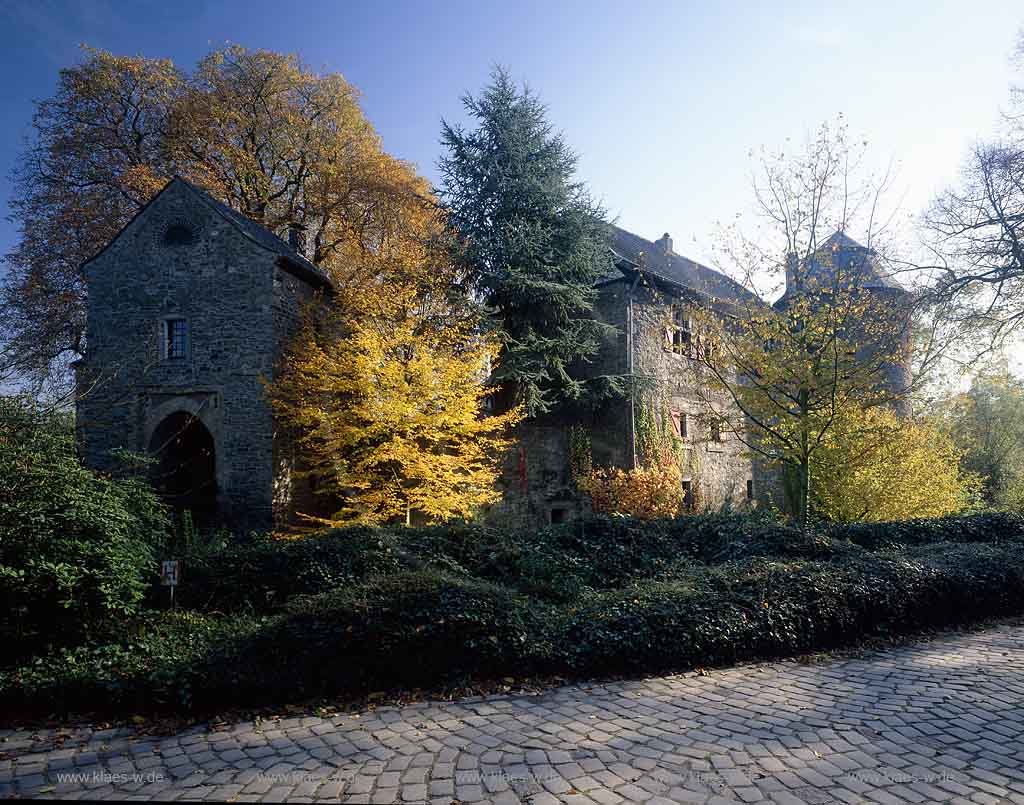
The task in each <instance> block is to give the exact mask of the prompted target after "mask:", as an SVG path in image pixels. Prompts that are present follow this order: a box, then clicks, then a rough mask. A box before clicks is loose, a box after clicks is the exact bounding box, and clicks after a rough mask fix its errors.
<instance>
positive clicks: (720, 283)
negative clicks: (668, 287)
mask: <svg viewBox="0 0 1024 805" xmlns="http://www.w3.org/2000/svg"><path fill="white" fill-rule="evenodd" d="M611 229H612V238H611V248H612V255H613V258H614V259H615V262H616V264H617V265H618V267H619V273H618V274H617V275H610V276H609V277H607V278H606V279H605V280H603V281H602V282H610V281H613V280H615V279H621V278H622V276H623V274H625V273H628V272H630V271H632V270H635V268H636V267H637V266H639V265H640V264H641V262H642V265H643V269H644V271H645V272H647V273H648V274H652V275H654V276H655V277H658V278H661V279H663V280H666V281H668V282H669V283H671V284H673V285H678V286H683V287H685V288H689V289H691V290H694V291H697V292H698V293H701V294H704V295H706V296H710V297H714V298H716V299H722V300H728V301H734V302H754V301H759V300H758V297H757V296H756V295H755V294H753V293H751V292H750V291H748V290H747V289H746V288H744V287H743V286H742V285H740V283H738V282H736V281H735V280H733V279H730V278H729V277H727V276H725V274H722V273H721V272H720V271H715V269H713V268H708V267H707V266H705V265H701V264H700V263H698V262H697V261H695V260H691V259H690V258H689V257H683V256H682V255H681V254H676V253H675V252H671V253H669V254H666V253H665V252H664V250H663V249H662V248H660V247H659V246H658V245H657V244H655V243H654V242H652V241H649V240H646V239H644V238H642V237H640V236H639V235H634V234H633V233H632V232H627V231H626V230H625V229H621V228H620V227H617V226H613V227H612V228H611ZM641 252H642V253H643V257H642V258H641ZM623 259H624V260H625V264H623Z"/></svg>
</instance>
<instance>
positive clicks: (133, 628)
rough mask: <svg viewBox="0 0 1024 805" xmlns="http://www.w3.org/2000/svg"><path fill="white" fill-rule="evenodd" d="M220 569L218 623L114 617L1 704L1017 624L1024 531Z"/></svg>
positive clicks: (730, 522)
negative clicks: (1005, 620)
mask: <svg viewBox="0 0 1024 805" xmlns="http://www.w3.org/2000/svg"><path fill="white" fill-rule="evenodd" d="M207 561H208V564H207V565H201V566H196V567H194V568H193V572H192V573H191V574H190V573H189V572H188V566H186V572H185V574H184V576H183V587H182V590H181V593H182V597H183V599H185V603H186V604H188V605H191V606H195V605H199V606H204V607H207V608H209V609H210V610H211V611H210V612H208V613H205V614H200V613H195V612H187V611H184V612H183V611H177V612H168V613H162V614H156V613H148V614H145V615H143V616H136V617H134V618H127V619H123V620H121V621H117V622H111V623H109V624H108V625H107V626H106V627H105V628H104V629H100V630H98V631H93V632H92V633H91V638H90V641H89V642H88V643H86V644H85V645H80V646H77V647H64V648H60V649H55V650H52V651H49V652H47V653H43V654H41V655H40V656H37V657H36V658H34V659H33V660H31V661H28V662H23V663H21V664H20V665H18V666H17V667H13V668H8V669H6V670H4V671H2V672H0V707H3V708H5V712H8V711H9V712H17V711H30V712H38V711H39V710H41V709H42V710H45V711H46V712H52V710H53V709H54V708H58V709H70V710H77V711H80V710H83V709H85V710H90V709H93V708H95V707H97V706H102V707H104V708H105V709H109V710H117V711H121V712H144V711H151V710H153V709H173V710H178V711H181V710H183V709H184V710H193V711H198V712H209V711H212V710H217V709H222V708H224V707H226V706H230V705H259V704H268V703H272V702H286V701H296V700H300V699H304V698H308V697H314V696H319V695H335V694H339V693H340V694H347V693H353V692H367V691H378V690H384V689H388V688H396V687H400V688H410V687H424V686H432V685H444V684H462V683H464V682H466V681H467V680H469V679H471V678H477V679H479V678H486V677H489V678H497V677H502V676H508V675H514V676H516V677H517V678H521V677H523V676H526V675H530V674H551V673H554V674H570V673H571V674H585V675H588V676H595V675H601V674H605V673H609V672H618V671H628V672H638V673H654V672H657V671H661V670H668V669H673V668H682V667H691V666H694V665H696V666H705V665H710V664H715V663H728V662H734V661H736V660H740V659H755V658H770V657H777V656H786V655H792V654H793V653H798V652H804V651H811V650H817V649H822V648H828V647H831V646H837V645H842V644H845V643H849V642H851V641H856V640H858V639H861V638H863V637H865V636H871V635H891V634H897V633H905V632H907V631H910V630H914V629H919V628H924V627H931V626H945V625H953V624H958V623H962V622H966V621H970V620H974V619H979V618H984V617H991V616H999V615H1004V614H1010V613H1020V612H1022V611H1024V518H1022V517H1020V516H1017V515H1010V514H1005V513H996V514H992V513H989V514H981V515H974V516H971V517H949V518H943V519H940V520H919V521H911V522H907V523H858V524H853V525H845V526H838V527H834V528H832V529H831V530H829V531H828V532H813V531H805V530H801V529H797V528H793V527H790V526H787V525H784V524H780V523H778V522H775V521H772V520H770V519H767V518H764V517H752V516H745V517H744V516H740V515H736V514H714V515H704V516H693V517H683V518H678V519H675V520H660V521H650V522H641V521H639V520H633V519H629V518H596V519H594V520H590V521H586V522H581V523H580V522H578V523H572V524H566V525H561V526H553V527H550V528H546V529H542V530H540V531H537V532H533V533H529V534H514V533H510V532H505V531H501V530H496V529H489V528H485V527H481V526H475V525H463V526H459V527H456V528H448V527H432V528H412V529H396V530H395V531H393V532H388V531H383V530H374V529H369V528H358V529H356V528H353V529H345V530H342V531H337V532H332V533H330V534H328V535H325V536H322V537H311V538H307V539H304V540H300V541H294V542H281V541H269V540H267V541H259V542H256V543H254V544H252V545H249V546H244V547H234V548H231V549H228V550H225V551H222V552H220V553H219V554H209V555H208V559H207ZM218 570H222V571H223V578H222V579H220V580H218V577H217V575H218ZM255 579H259V581H258V582H256V583H253V582H254V580H255ZM247 584H248V585H249V586H248V587H247ZM190 585H192V588H191V589H190ZM207 585H209V586H210V590H209V592H208V594H207V596H205V597H199V596H198V592H199V591H201V590H202V589H203V588H204V587H206V586H207ZM233 587H237V588H239V589H242V588H245V589H246V592H244V593H242V594H233V593H232V592H231V589H232V588H233ZM254 607H255V608H260V609H266V610H272V612H270V614H268V615H266V616H263V617H254V616H253V615H252V614H249V610H251V609H252V608H254ZM227 608H235V609H236V610H239V611H236V612H234V613H231V614H224V613H223V611H222V610H223V609H227ZM214 610H216V611H214ZM99 703H102V705H100V704H99Z"/></svg>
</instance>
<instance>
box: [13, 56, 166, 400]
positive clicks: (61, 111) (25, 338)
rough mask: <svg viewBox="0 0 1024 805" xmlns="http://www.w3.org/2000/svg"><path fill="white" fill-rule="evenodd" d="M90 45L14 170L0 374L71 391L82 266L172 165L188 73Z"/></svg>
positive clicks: (45, 108) (39, 118) (47, 104)
mask: <svg viewBox="0 0 1024 805" xmlns="http://www.w3.org/2000/svg"><path fill="white" fill-rule="evenodd" d="M85 54H86V60H85V62H84V63H83V64H81V65H79V66H77V67H71V68H67V69H65V70H61V73H60V79H59V82H58V86H57V92H56V94H55V95H54V96H53V97H52V98H49V99H47V100H44V101H41V102H40V103H39V104H38V105H37V108H36V114H35V117H34V119H33V122H32V124H33V128H34V130H35V140H34V142H32V143H31V145H30V146H29V148H28V150H27V151H26V152H25V153H24V154H23V155H22V158H21V160H20V162H19V163H18V165H17V167H16V168H15V170H14V171H13V175H12V178H13V192H12V198H11V202H10V216H9V217H10V220H11V221H12V222H13V223H15V224H16V225H17V227H18V230H19V240H18V243H17V245H16V246H15V248H14V250H13V251H12V252H11V253H10V254H8V255H7V258H6V264H7V265H6V274H5V275H4V280H3V285H2V286H0V381H3V380H12V379H15V378H18V379H22V380H25V379H28V378H31V379H33V380H35V381H38V382H40V383H43V382H45V381H47V380H54V379H56V380H57V381H58V383H57V385H58V387H61V388H62V389H63V390H66V387H67V383H66V380H67V377H66V370H67V365H68V363H69V362H70V361H71V360H73V359H74V358H76V357H78V355H79V354H80V353H81V350H82V346H83V343H82V341H83V337H84V331H85V315H84V303H83V300H84V296H85V286H84V282H83V279H82V275H81V273H80V270H79V269H80V266H81V265H82V263H83V262H84V261H85V260H87V259H88V258H89V257H91V256H92V255H93V254H95V253H96V252H97V251H98V250H99V249H100V248H102V247H103V246H104V245H105V244H106V243H107V242H108V241H109V240H110V239H111V238H112V237H113V236H114V235H115V234H116V233H117V232H118V230H120V228H121V227H122V226H124V225H125V223H127V221H128V220H129V219H130V218H131V217H132V216H133V215H134V214H135V213H136V212H138V210H139V208H140V207H141V206H142V205H143V204H145V203H146V201H148V200H149V199H150V198H151V197H152V196H153V195H154V193H156V191H157V190H159V189H160V187H161V186H162V185H163V183H164V182H165V181H166V180H167V178H168V177H169V175H170V173H171V172H172V168H171V166H170V164H169V162H168V160H167V157H166V154H165V150H164V147H165V143H166V133H167V125H168V115H169V113H170V110H171V108H172V107H173V106H174V104H175V103H176V102H177V100H178V99H179V98H180V96H181V93H182V90H183V87H184V78H183V76H182V75H181V74H180V73H179V72H178V70H177V69H176V68H175V67H174V66H173V65H172V64H171V63H170V62H169V61H166V60H162V59H144V58H141V57H122V56H114V55H112V54H110V53H105V52H103V51H97V50H91V49H87V50H86V51H85ZM60 381H64V382H60Z"/></svg>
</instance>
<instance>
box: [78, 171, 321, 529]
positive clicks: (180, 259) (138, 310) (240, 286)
mask: <svg viewBox="0 0 1024 805" xmlns="http://www.w3.org/2000/svg"><path fill="white" fill-rule="evenodd" d="M84 274H85V278H86V282H87V286H88V307H87V323H86V344H87V346H86V349H85V356H84V358H83V359H82V360H81V361H80V362H79V363H78V365H77V367H76V369H77V376H78V387H79V395H78V396H79V402H78V409H77V427H78V438H79V444H80V450H81V453H82V456H83V459H84V460H85V461H86V462H87V463H88V464H89V465H90V466H92V467H95V468H98V469H103V470H105V469H110V468H112V467H113V466H114V464H115V461H116V458H115V456H114V454H113V453H112V451H113V450H115V449H116V448H122V449H127V450H131V451H135V452H148V453H150V454H152V455H153V456H155V457H156V458H157V460H158V464H157V465H156V467H155V469H154V477H155V481H156V483H157V485H158V487H159V488H160V489H161V490H162V491H163V492H164V493H165V494H166V495H167V496H168V497H169V498H170V499H171V501H172V502H174V503H177V504H179V505H182V506H187V507H189V508H191V509H193V510H194V511H196V513H197V514H199V515H211V516H212V515H213V513H214V512H216V513H217V515H218V516H219V517H222V518H224V519H227V520H230V521H231V522H234V523H237V524H240V525H242V526H243V527H244V526H252V527H260V528H262V527H266V526H267V525H269V524H270V523H271V522H272V520H273V519H275V518H281V517H283V516H284V515H285V513H286V512H287V510H288V509H289V507H290V505H291V495H292V494H293V493H294V492H295V491H296V490H293V488H292V487H293V485H292V484H290V483H288V482H287V481H288V476H289V473H288V469H289V464H290V454H289V445H288V444H287V443H286V441H285V440H284V439H282V438H280V437H279V436H278V435H277V433H276V431H275V428H274V423H273V418H272V416H271V411H270V406H269V404H268V402H267V400H266V396H265V394H264V381H265V380H266V379H272V378H273V375H274V370H275V368H276V363H277V359H278V356H279V355H280V352H281V349H282V346H283V345H284V344H285V342H286V341H287V339H288V338H289V336H290V335H291V334H292V333H293V332H294V331H295V328H296V327H297V325H298V323H299V314H300V309H301V305H302V303H303V302H305V301H307V300H310V299H312V298H314V297H315V296H316V295H317V294H327V293H330V281H329V279H328V277H327V275H326V273H325V272H324V271H323V270H321V269H319V268H317V266H315V265H313V264H312V263H310V262H309V261H308V260H306V259H305V258H304V257H303V256H302V254H301V253H300V251H299V250H298V249H297V248H296V247H295V246H290V245H289V244H288V243H285V242H284V241H283V240H281V239H280V238H278V237H276V236H275V235H273V234H272V233H271V232H269V231H268V230H266V229H264V228H263V227H261V226H259V225H257V224H255V223H253V222H252V221H249V220H248V219H246V218H244V217H243V216H241V215H240V214H238V213H237V212H235V211H233V210H231V209H229V208H228V207H226V206H224V205H223V204H220V203H219V202H217V201H215V200H214V199H213V198H212V197H211V196H209V195H208V194H207V193H206V192H204V191H203V190H200V189H199V188H197V187H194V186H193V185H191V184H189V183H188V182H186V181H185V180H183V179H180V178H175V179H173V180H172V181H171V182H170V183H169V184H168V185H167V186H166V187H165V188H164V189H163V190H162V191H161V192H160V194H159V195H157V196H156V198H154V199H153V200H152V201H151V202H150V203H149V204H148V205H147V206H146V207H145V208H143V209H142V210H141V211H140V212H139V214H138V215H136V216H135V218H134V219H133V220H132V221H131V222H130V223H129V224H128V225H127V226H125V228H124V229H123V230H122V231H121V232H120V233H119V234H118V235H117V237H116V238H114V240H113V241H112V242H111V243H110V244H109V245H108V246H107V247H106V248H105V249H104V250H103V251H102V252H100V253H99V254H98V255H96V257H94V258H93V259H91V260H90V261H89V262H88V263H87V264H86V265H85V267H84Z"/></svg>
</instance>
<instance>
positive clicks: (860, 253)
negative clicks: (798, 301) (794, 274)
mask: <svg viewBox="0 0 1024 805" xmlns="http://www.w3.org/2000/svg"><path fill="white" fill-rule="evenodd" d="M837 266H842V267H844V269H845V270H846V271H847V272H848V274H847V275H848V276H849V275H850V274H854V273H856V274H858V275H859V279H858V283H859V285H860V287H862V288H875V289H886V290H891V291H898V292H901V293H906V289H905V288H904V287H903V286H902V285H900V284H899V283H898V282H896V280H895V279H893V278H892V276H891V275H890V274H889V272H887V271H886V270H885V268H884V267H883V266H882V263H881V261H880V260H879V259H878V253H877V252H875V250H874V249H869V248H868V247H867V246H863V245H861V244H860V243H858V242H857V241H855V240H854V239H853V238H851V237H850V236H849V235H847V234H846V233H845V232H843V231H837V232H834V233H833V234H832V235H831V236H829V237H828V239H826V240H825V242H824V243H822V244H821V245H820V246H819V247H818V248H817V249H816V250H815V252H814V254H812V255H811V257H810V258H808V260H807V262H806V263H805V269H804V272H803V276H804V277H805V278H808V279H811V280H817V281H822V280H824V283H825V284H828V283H830V282H831V281H832V279H833V277H834V272H835V269H836V267H837ZM797 290H798V289H796V288H790V287H789V286H788V284H787V286H786V292H785V293H784V294H783V295H782V297H781V298H780V299H778V300H777V301H776V302H775V306H776V307H778V306H779V305H785V304H786V300H788V299H789V298H790V297H791V296H792V295H793V293H794V292H796V291H797Z"/></svg>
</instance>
